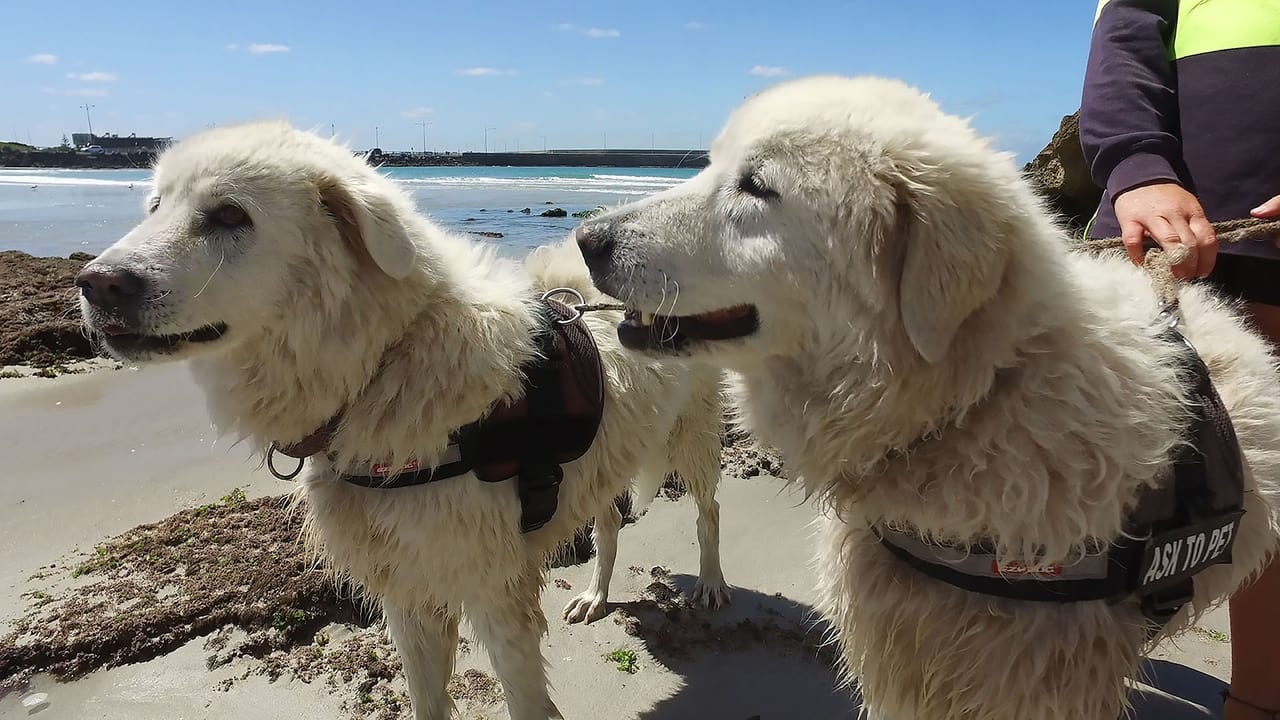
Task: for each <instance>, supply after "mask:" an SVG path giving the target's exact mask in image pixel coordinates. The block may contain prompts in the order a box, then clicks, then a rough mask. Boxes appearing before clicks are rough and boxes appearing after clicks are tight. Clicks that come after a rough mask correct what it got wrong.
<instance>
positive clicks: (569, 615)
mask: <svg viewBox="0 0 1280 720" xmlns="http://www.w3.org/2000/svg"><path fill="white" fill-rule="evenodd" d="M608 612H609V603H608V602H606V600H605V594H604V593H600V592H595V591H592V590H588V591H587V592H584V593H582V594H581V595H579V596H578V597H576V598H574V599H572V600H570V601H569V604H568V605H565V606H564V619H565V620H567V621H569V622H571V623H577V622H585V623H592V622H595V621H596V620H599V619H600V618H602V617H604V616H605V615H607V614H608Z"/></svg>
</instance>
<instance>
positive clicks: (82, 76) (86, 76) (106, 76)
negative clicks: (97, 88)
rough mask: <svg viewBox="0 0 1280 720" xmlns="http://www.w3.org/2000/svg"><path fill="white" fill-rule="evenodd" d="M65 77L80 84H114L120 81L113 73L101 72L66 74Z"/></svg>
mask: <svg viewBox="0 0 1280 720" xmlns="http://www.w3.org/2000/svg"><path fill="white" fill-rule="evenodd" d="M67 77H68V78H70V79H72V80H79V81H81V82H115V81H116V80H119V79H120V76H119V75H116V74H115V73H111V72H102V71H101V70H94V71H93V72H87V73H67Z"/></svg>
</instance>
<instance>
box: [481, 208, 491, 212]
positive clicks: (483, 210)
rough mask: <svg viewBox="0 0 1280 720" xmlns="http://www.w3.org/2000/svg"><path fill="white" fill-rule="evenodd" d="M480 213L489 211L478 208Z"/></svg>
mask: <svg viewBox="0 0 1280 720" xmlns="http://www.w3.org/2000/svg"><path fill="white" fill-rule="evenodd" d="M480 212H489V211H488V210H486V209H484V208H480Z"/></svg>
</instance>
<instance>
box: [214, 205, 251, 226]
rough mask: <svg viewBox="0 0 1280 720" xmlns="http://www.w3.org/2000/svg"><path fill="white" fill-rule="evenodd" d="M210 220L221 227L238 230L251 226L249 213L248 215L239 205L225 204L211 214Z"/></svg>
mask: <svg viewBox="0 0 1280 720" xmlns="http://www.w3.org/2000/svg"><path fill="white" fill-rule="evenodd" d="M209 219H210V220H212V221H213V223H214V224H215V225H218V226H220V227H224V228H238V227H243V226H245V225H248V224H249V213H246V212H245V211H244V208H242V207H240V206H239V205H233V204H231V203H224V204H222V205H219V206H218V209H216V210H214V211H213V212H212V213H210V215H209Z"/></svg>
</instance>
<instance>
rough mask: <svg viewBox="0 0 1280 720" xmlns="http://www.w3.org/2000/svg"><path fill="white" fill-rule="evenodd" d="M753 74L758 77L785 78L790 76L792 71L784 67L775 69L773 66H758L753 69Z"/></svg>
mask: <svg viewBox="0 0 1280 720" xmlns="http://www.w3.org/2000/svg"><path fill="white" fill-rule="evenodd" d="M751 74H752V75H755V76H757V77H783V76H784V75H790V74H791V71H790V70H787V69H786V68H784V67H774V66H772V65H756V66H755V67H753V68H751Z"/></svg>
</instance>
